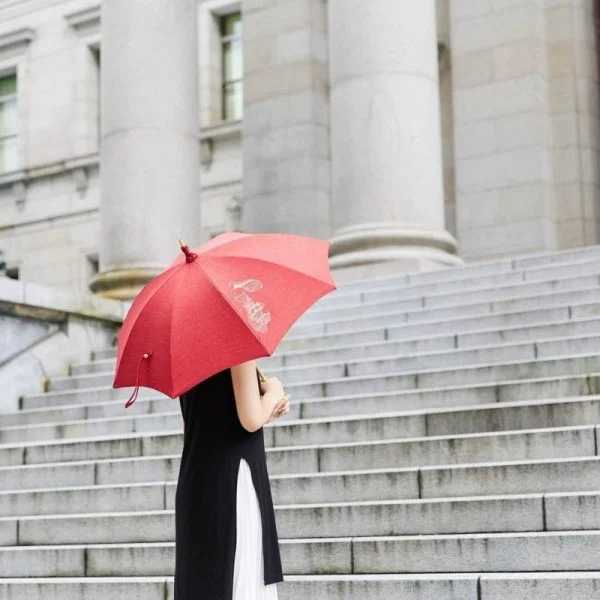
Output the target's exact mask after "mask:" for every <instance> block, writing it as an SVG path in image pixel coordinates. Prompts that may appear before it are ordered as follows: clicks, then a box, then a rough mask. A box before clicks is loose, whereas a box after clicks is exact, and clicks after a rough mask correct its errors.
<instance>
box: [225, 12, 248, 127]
mask: <svg viewBox="0 0 600 600" xmlns="http://www.w3.org/2000/svg"><path fill="white" fill-rule="evenodd" d="M221 45H222V56H223V64H222V69H223V105H222V111H223V119H224V120H225V121H235V120H238V119H241V118H242V113H243V109H244V99H243V76H244V68H243V62H242V14H241V13H240V12H236V13H231V14H229V15H224V16H222V17H221Z"/></svg>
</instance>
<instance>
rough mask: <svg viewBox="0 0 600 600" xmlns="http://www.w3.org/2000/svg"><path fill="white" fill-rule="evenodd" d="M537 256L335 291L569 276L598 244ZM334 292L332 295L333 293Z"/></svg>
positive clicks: (599, 252) (585, 265) (587, 263)
mask: <svg viewBox="0 0 600 600" xmlns="http://www.w3.org/2000/svg"><path fill="white" fill-rule="evenodd" d="M548 258H549V260H544V259H542V258H538V259H536V260H537V261H538V262H527V261H526V260H523V259H522V258H517V259H502V260H500V261H490V262H487V261H486V262H482V263H479V264H477V263H475V264H469V265H465V266H464V267H456V268H452V269H443V270H438V271H430V272H423V273H410V274H407V273H399V274H394V275H383V276H379V277H374V278H364V279H363V278H361V279H357V280H354V281H348V282H341V283H339V284H338V289H337V290H336V292H339V293H340V295H342V294H350V293H352V292H360V291H363V290H364V289H365V288H367V289H374V290H381V289H386V288H390V287H396V288H415V287H418V286H424V285H427V284H438V285H441V286H443V287H444V288H445V289H448V288H450V287H451V286H452V285H453V284H456V283H460V284H462V285H465V283H468V282H471V281H474V280H475V281H477V280H478V281H486V282H487V281H489V280H490V279H492V278H494V277H496V278H502V277H506V276H507V275H515V274H516V275H519V276H520V277H521V280H522V281H542V280H545V279H551V278H552V277H569V276H573V275H575V274H577V275H583V274H585V273H586V272H588V271H587V269H589V268H590V267H591V268H592V269H593V266H594V265H595V264H597V263H598V260H599V258H600V247H598V246H596V247H594V248H593V249H592V250H590V251H589V253H587V254H585V253H584V254H579V253H577V252H573V253H572V254H571V255H570V256H567V255H563V256H557V258H555V259H551V258H550V257H548ZM336 292H334V294H335V293H336Z"/></svg>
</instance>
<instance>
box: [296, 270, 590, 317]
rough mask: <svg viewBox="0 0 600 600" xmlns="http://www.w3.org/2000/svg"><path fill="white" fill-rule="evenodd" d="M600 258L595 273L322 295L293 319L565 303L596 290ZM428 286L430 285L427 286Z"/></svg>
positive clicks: (512, 307) (498, 309) (457, 311)
mask: <svg viewBox="0 0 600 600" xmlns="http://www.w3.org/2000/svg"><path fill="white" fill-rule="evenodd" d="M599 273H600V261H599V262H598V273H594V274H590V275H584V276H579V277H569V278H565V279H554V280H549V281H540V282H530V283H525V282H523V281H519V282H513V281H510V282H509V283H508V285H494V286H487V287H479V286H478V287H475V286H466V289H465V286H464V285H463V286H461V288H459V289H456V290H452V289H450V290H448V289H445V288H442V289H435V287H437V286H435V287H434V286H427V287H425V288H420V287H416V288H412V287H411V288H409V289H406V288H404V289H403V288H391V289H387V290H378V291H366V292H365V291H363V292H362V293H361V294H360V296H357V295H352V296H350V297H348V298H347V299H346V302H344V303H342V302H341V301H339V302H336V303H335V305H334V306H330V305H325V300H326V299H327V296H325V297H324V298H323V299H322V300H321V301H320V303H318V304H316V305H314V306H313V307H311V308H310V309H309V310H308V311H307V312H306V313H304V314H303V315H302V316H301V317H300V319H298V321H297V322H296V323H302V324H308V323H317V322H323V321H327V320H338V319H343V318H354V317H359V316H364V315H367V314H369V313H382V312H399V311H411V312H419V311H422V310H427V309H441V308H447V309H454V310H456V314H457V315H458V314H460V310H461V308H462V307H466V306H477V305H482V306H484V305H487V304H489V303H491V304H492V307H493V309H494V311H493V312H496V311H497V312H502V311H503V310H518V308H519V306H520V305H521V301H522V302H523V303H525V304H531V303H532V302H535V299H536V298H539V299H540V300H545V301H546V302H547V301H549V299H550V298H551V297H552V296H555V297H556V298H557V300H556V304H560V303H563V302H566V303H568V302H569V301H570V299H571V298H572V297H573V295H574V293H575V292H578V291H580V292H581V293H582V294H585V293H588V292H589V293H590V298H593V297H594V295H593V291H595V290H596V291H597V290H598V287H599V284H600V277H599ZM429 288H431V289H429ZM334 293H335V292H334Z"/></svg>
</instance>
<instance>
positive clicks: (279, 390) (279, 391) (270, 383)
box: [261, 377, 285, 398]
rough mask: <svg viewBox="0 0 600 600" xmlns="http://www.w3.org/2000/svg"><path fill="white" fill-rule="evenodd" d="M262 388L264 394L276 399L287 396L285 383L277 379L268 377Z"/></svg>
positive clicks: (262, 383)
mask: <svg viewBox="0 0 600 600" xmlns="http://www.w3.org/2000/svg"><path fill="white" fill-rule="evenodd" d="M261 387H262V391H263V393H264V394H269V395H273V396H275V398H282V397H283V395H284V394H285V390H284V389H283V383H281V381H279V379H277V377H267V378H266V379H264V380H263V381H262V382H261Z"/></svg>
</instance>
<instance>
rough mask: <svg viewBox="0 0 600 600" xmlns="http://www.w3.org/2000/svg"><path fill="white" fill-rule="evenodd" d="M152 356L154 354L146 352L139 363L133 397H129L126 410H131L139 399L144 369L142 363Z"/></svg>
mask: <svg viewBox="0 0 600 600" xmlns="http://www.w3.org/2000/svg"><path fill="white" fill-rule="evenodd" d="M151 356H152V352H144V354H142V356H141V358H140V362H139V363H138V368H137V375H136V376H135V389H134V390H133V393H132V394H131V396H129V400H127V402H126V403H125V408H129V407H130V406H131V405H132V404H133V403H134V402H135V400H136V398H137V397H138V393H139V391H140V368H141V367H142V363H143V362H144V360H147V359H149V358H150V357H151Z"/></svg>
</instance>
